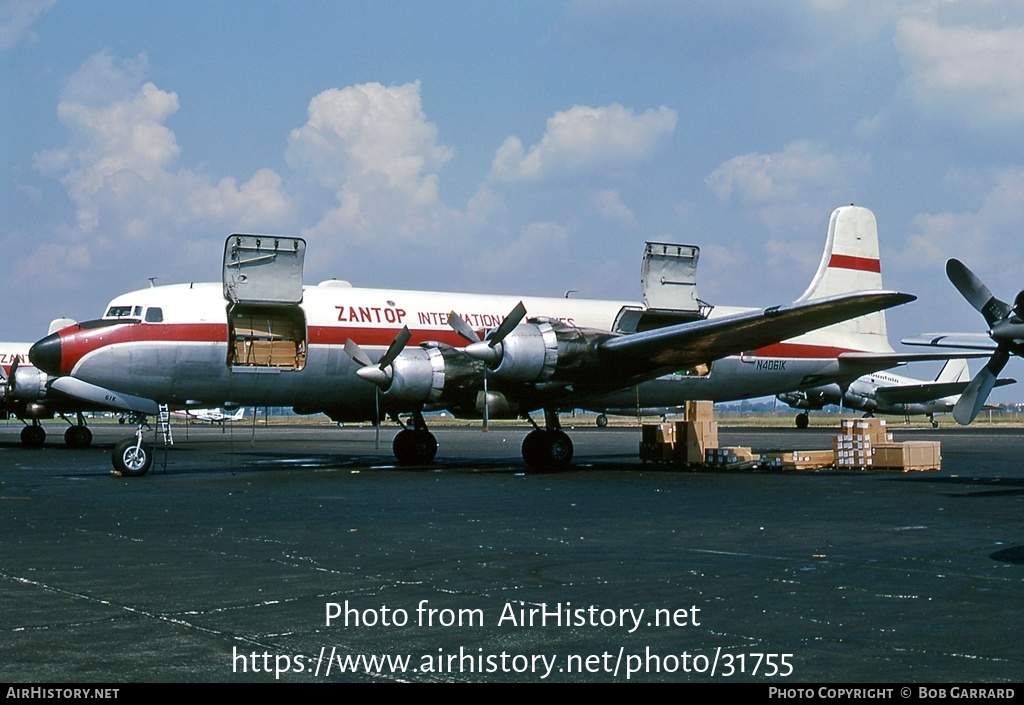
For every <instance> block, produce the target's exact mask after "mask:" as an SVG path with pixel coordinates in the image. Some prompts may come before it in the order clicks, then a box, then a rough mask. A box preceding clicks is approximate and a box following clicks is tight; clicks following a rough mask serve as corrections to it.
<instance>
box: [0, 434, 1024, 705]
mask: <svg viewBox="0 0 1024 705" xmlns="http://www.w3.org/2000/svg"><path fill="white" fill-rule="evenodd" d="M18 430H19V429H18V427H17V426H16V425H10V426H6V427H0V547H2V551H0V682H2V683H65V684H66V683H164V682H203V683H221V682H235V683H259V682H275V681H277V682H289V683H298V682H303V683H305V682H327V681H344V682H367V681H385V682H388V681H415V682H423V681H427V682H452V681H454V682H543V681H555V682H625V681H627V680H629V681H642V682H650V681H670V682H747V683H749V682H758V683H766V684H773V685H780V686H790V687H791V686H793V685H794V684H799V683H812V682H813V683H836V682H843V683H950V684H955V683H960V684H964V683H989V684H991V683H996V684H1005V683H1020V682H1021V680H1022V678H1021V676H1022V674H1024V639H1022V636H1021V634H1022V626H1024V617H1022V609H1021V608H1022V607H1024V522H1022V514H1024V513H1022V510H1024V464H1022V462H1021V451H1022V449H1024V429H1021V428H1000V429H976V428H974V427H968V428H952V429H950V428H940V429H938V430H932V429H908V430H905V431H901V429H900V427H899V426H894V427H893V429H892V430H893V431H894V432H895V436H896V440H897V441H900V440H921V439H924V440H939V441H941V444H942V454H943V467H942V469H941V470H939V471H931V472H919V473H892V472H861V471H837V470H826V471H814V472H806V471H801V472H751V471H737V472H722V471H719V472H680V471H678V470H672V469H669V468H667V467H663V466H651V465H644V464H642V463H641V462H640V460H639V458H638V447H639V439H640V431H639V429H637V428H607V429H602V430H598V429H596V428H593V427H590V426H587V427H580V428H576V429H568V430H569V431H570V433H571V435H572V437H573V439H574V442H575V445H576V456H575V460H574V463H573V466H572V467H571V469H569V470H566V471H563V472H557V473H540V474H538V473H525V472H524V468H523V465H522V462H521V459H520V455H519V452H520V451H519V445H520V443H521V442H522V438H523V437H524V436H525V433H526V430H527V429H525V428H512V427H500V428H492V429H491V430H490V431H489V432H487V433H482V432H481V431H480V430H479V429H476V428H438V429H435V432H436V434H437V437H438V441H439V446H440V447H439V451H438V457H437V460H436V462H435V463H434V464H433V465H432V466H430V467H422V468H412V469H405V468H397V467H395V466H394V464H393V462H392V457H391V454H390V440H391V438H392V437H393V435H394V431H389V430H387V429H385V430H384V432H383V433H382V434H381V440H382V443H381V448H380V449H377V448H376V447H375V440H374V431H373V430H372V429H368V428H342V429H338V428H332V427H262V426H252V425H249V424H245V425H242V424H235V425H233V426H229V427H228V428H227V429H224V430H222V429H220V428H211V427H198V426H190V427H188V428H187V429H186V428H185V427H182V426H180V425H179V426H176V427H175V444H174V446H173V448H171V449H170V450H168V451H167V453H166V455H164V454H163V453H160V452H158V453H157V466H156V467H155V468H154V470H153V471H151V472H150V473H149V474H148V475H146V476H145V477H142V478H121V477H112V476H111V475H110V472H109V471H110V467H111V466H110V452H111V449H112V447H113V445H114V444H115V443H116V442H117V441H119V440H122V439H123V438H124V437H125V436H126V435H127V434H128V432H129V430H130V429H127V428H126V427H118V426H116V425H113V426H100V427H96V429H95V432H96V438H95V444H94V447H93V448H91V449H87V450H69V449H67V448H65V447H64V445H63V442H62V440H61V439H60V437H59V434H58V433H53V432H51V437H50V441H49V442H48V444H47V445H46V447H44V448H43V449H41V450H25V449H22V448H21V446H20V445H19V443H18V441H17V438H18V435H17V432H18ZM833 433H835V430H834V429H821V428H818V429H815V428H812V429H808V430H807V431H802V432H801V431H796V430H793V429H780V428H776V429H752V428H730V427H728V426H722V427H721V428H720V431H719V436H720V440H721V442H722V444H723V445H747V446H752V447H754V448H760V449H768V448H774V449H785V448H789V449H796V448H800V449H814V448H828V447H830V446H831V437H832V434H833ZM164 460H166V468H163V467H161V465H162V463H163V462H164ZM542 605H545V606H546V607H545V608H544V609H545V610H546V612H547V614H544V612H542V611H541V606H542ZM641 610H642V612H641ZM531 616H532V621H531ZM369 657H380V658H382V659H384V658H387V659H390V660H378V661H374V662H369V661H367V660H366V659H368V658H369ZM402 659H406V660H405V661H403V660H402Z"/></svg>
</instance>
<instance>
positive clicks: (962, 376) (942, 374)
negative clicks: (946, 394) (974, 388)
mask: <svg viewBox="0 0 1024 705" xmlns="http://www.w3.org/2000/svg"><path fill="white" fill-rule="evenodd" d="M970 378H971V371H970V369H968V367H967V360H966V359H965V358H962V357H959V358H952V359H949V360H946V364H945V365H943V366H942V369H941V370H939V376H938V377H936V378H935V381H936V382H966V381H967V380H969V379H970Z"/></svg>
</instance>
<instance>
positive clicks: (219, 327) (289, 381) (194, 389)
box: [30, 217, 914, 474]
mask: <svg viewBox="0 0 1024 705" xmlns="http://www.w3.org/2000/svg"><path fill="white" fill-rule="evenodd" d="M871 221H872V222H873V217H872V218H871ZM304 252H305V242H304V241H302V240H301V239H298V238H279V237H272V236H247V235H233V236H231V237H229V238H228V240H227V242H226V244H225V252H224V263H223V264H224V277H223V281H222V282H221V283H220V284H185V285H171V286H158V287H151V288H147V289H143V290H140V291H136V292H131V293H129V294H125V295H122V296H119V297H116V298H115V299H114V300H113V301H111V303H110V305H109V307H108V309H107V312H106V315H105V316H104V317H103V318H102V319H100V320H98V321H92V322H88V323H83V324H79V325H76V326H71V327H68V328H65V329H63V330H61V331H59V332H57V333H54V334H52V335H50V336H47V338H44V339H43V340H41V341H39V342H37V343H36V344H35V345H34V346H33V347H32V350H31V353H30V357H31V359H32V360H33V362H34V363H35V364H36V365H37V366H38V367H40V369H43V370H46V371H47V372H49V373H50V374H53V375H56V376H58V378H57V379H55V380H54V381H53V382H52V387H53V388H56V389H59V390H60V391H62V392H63V393H66V394H69V395H72V396H75V397H78V398H81V399H83V400H103V401H104V403H107V404H111V405H114V406H119V407H120V408H123V409H126V410H129V411H133V412H137V413H143V414H156V413H157V412H158V411H159V410H160V406H161V405H166V406H171V407H180V406H200V405H211V406H212V405H224V404H225V403H227V402H231V403H234V404H238V405H251V406H262V405H272V406H292V407H293V408H295V410H296V411H299V412H300V413H325V414H327V415H328V416H329V417H330V418H332V419H333V420H335V421H349V420H365V419H372V420H375V421H379V420H380V419H382V418H384V417H385V416H386V415H387V416H391V417H392V418H393V419H395V420H396V421H398V420H399V416H398V415H399V414H409V415H411V420H410V421H409V422H408V423H403V424H402V425H403V426H404V428H403V430H402V431H401V432H400V433H399V434H398V435H397V436H396V437H395V440H394V442H393V449H394V451H395V455H396V457H397V458H398V460H399V461H400V462H406V463H419V462H427V461H430V460H432V459H433V457H434V455H435V454H436V451H437V441H436V439H435V438H434V436H433V434H431V433H430V432H429V430H428V429H427V428H426V424H425V422H424V420H423V415H422V412H423V411H425V410H430V409H441V408H445V409H449V410H451V411H452V412H453V413H457V414H462V415H472V414H485V415H490V414H498V413H500V414H502V415H509V416H519V415H521V416H524V417H526V418H530V416H529V414H530V413H531V412H534V411H538V410H543V412H544V426H543V427H540V426H537V424H534V425H535V430H534V431H533V432H531V433H530V434H529V435H528V436H527V437H526V439H525V440H524V442H523V457H524V459H525V460H526V461H527V463H528V464H529V465H531V466H536V467H541V466H542V467H562V466H565V465H566V464H568V463H569V462H570V461H571V458H572V442H571V440H570V439H569V437H568V435H567V434H566V433H565V432H564V431H562V430H561V427H560V424H559V421H558V413H559V411H560V410H563V409H570V408H577V407H580V406H583V408H588V407H587V404H589V403H592V402H595V403H596V402H597V401H598V400H600V399H601V398H602V397H604V396H606V395H609V394H614V393H616V392H620V390H635V389H637V388H638V386H639V387H640V388H642V387H644V383H647V382H649V381H650V380H653V379H655V378H657V377H659V376H662V375H665V374H667V373H669V372H671V371H673V370H679V369H692V368H697V367H699V366H700V365H706V364H708V363H709V362H711V361H713V360H716V359H719V358H722V357H724V356H727V355H732V354H736V353H739V352H741V351H745V350H759V349H765V348H767V346H770V345H772V344H774V343H776V342H778V341H781V340H787V339H792V338H796V337H797V336H801V335H803V334H804V333H807V332H808V331H811V330H815V329H817V328H821V327H823V326H829V325H832V324H834V323H837V322H840V321H845V320H848V319H850V318H856V317H859V316H863V315H864V314H869V313H873V312H875V311H879V310H881V309H884V308H888V307H891V306H894V305H899V304H902V303H906V302H908V301H911V300H913V299H914V297H913V296H910V295H908V294H901V293H895V292H885V291H861V292H858V293H847V294H842V295H835V296H826V297H825V298H815V299H813V300H805V299H803V298H802V299H801V300H798V301H797V302H794V303H793V304H789V305H783V306H774V307H771V308H768V309H763V310H736V309H733V310H731V311H730V310H728V309H724V308H719V309H716V310H715V311H714V312H713V315H709V316H707V317H706V318H705V317H701V316H699V317H697V318H696V319H695V318H694V317H693V315H692V311H685V312H680V311H676V312H675V313H676V315H675V317H673V315H671V314H672V313H673V312H671V311H668V312H666V311H658V310H654V309H652V308H651V307H649V306H647V305H645V304H642V303H637V302H622V301H598V300H587V299H573V298H523V299H521V300H520V299H519V298H518V297H515V298H513V297H509V296H498V295H488V296H483V295H472V294H457V293H441V292H416V291H403V290H381V289H358V288H355V287H352V286H351V285H349V284H347V283H344V282H338V281H330V282H324V283H322V284H321V285H318V286H311V287H304V286H303V285H302V281H301V279H302V259H303V257H304ZM835 259H837V256H836V254H835V253H834V254H833V260H835ZM838 259H839V263H840V264H846V265H851V263H850V262H848V261H845V260H843V259H842V258H841V257H838ZM867 266H869V267H870V266H871V265H870V264H869V265H867ZM874 266H875V267H877V264H875V265H874ZM851 268H852V269H853V270H857V269H858V268H860V265H859V264H858V263H857V262H853V263H852V266H851ZM832 271H833V270H832V269H831V268H830V269H829V272H827V273H822V272H819V278H822V277H824V278H825V280H828V281H832V280H833V279H834V275H833V274H831V272H832ZM814 289H815V290H817V287H814ZM504 311H511V313H509V314H508V315H505V316H503V315H502V312H504ZM527 311H529V312H530V313H531V314H532V317H529V318H527ZM456 312H458V313H456ZM683 313H685V314H686V315H685V316H684V315H682V314H683ZM681 319H682V320H683V321H684V322H679V320H681ZM484 331H487V332H486V333H484ZM470 339H472V340H473V341H474V342H469V340H470ZM883 341H884V338H883ZM830 354H831V353H830ZM834 361H835V360H834V358H831V359H830V360H828V362H829V363H834ZM784 367H785V365H772V364H767V365H754V366H753V367H752V369H755V370H763V371H765V372H768V371H771V370H772V369H773V368H774V369H775V370H776V371H778V370H779V369H780V368H784ZM789 374H792V371H789ZM788 388H792V385H789V387H788ZM692 398H702V397H692ZM531 421H532V419H531ZM399 423H402V422H401V421H399ZM151 462H152V455H151V452H150V450H149V448H148V447H147V446H146V445H145V444H144V443H143V441H142V431H141V425H140V430H139V431H138V432H137V435H136V438H135V439H129V440H126V441H125V442H123V443H121V444H119V445H118V446H117V447H116V448H115V452H114V463H115V467H116V468H117V469H118V470H120V471H121V472H122V473H123V474H143V473H145V472H146V471H147V470H148V467H149V464H150V463H151Z"/></svg>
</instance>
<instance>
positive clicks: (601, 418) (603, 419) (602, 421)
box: [597, 414, 608, 428]
mask: <svg viewBox="0 0 1024 705" xmlns="http://www.w3.org/2000/svg"><path fill="white" fill-rule="evenodd" d="M607 425H608V417H607V416H605V415H604V414H598V415H597V427H598V428H605V427H606V426H607Z"/></svg>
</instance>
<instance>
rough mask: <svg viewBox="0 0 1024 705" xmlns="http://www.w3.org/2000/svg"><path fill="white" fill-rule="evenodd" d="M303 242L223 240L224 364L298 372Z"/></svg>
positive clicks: (303, 342) (302, 359)
mask: <svg viewBox="0 0 1024 705" xmlns="http://www.w3.org/2000/svg"><path fill="white" fill-rule="evenodd" d="M305 254H306V242H305V240H302V239H301V238H295V237H277V236H269V235H231V236H230V237H228V239H227V241H226V242H225V244H224V269H223V282H224V298H226V299H227V300H228V365H230V366H231V367H235V368H259V367H271V368H276V369H279V370H298V369H302V367H303V366H304V365H305V364H306V349H307V343H308V340H307V332H306V317H305V314H304V313H303V311H302V308H301V305H300V304H301V303H302V266H303V261H304V258H305Z"/></svg>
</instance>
